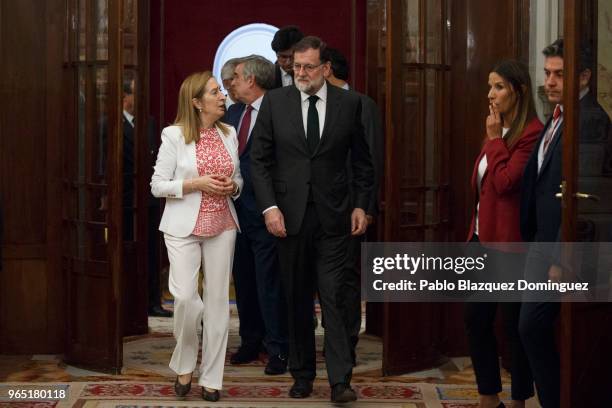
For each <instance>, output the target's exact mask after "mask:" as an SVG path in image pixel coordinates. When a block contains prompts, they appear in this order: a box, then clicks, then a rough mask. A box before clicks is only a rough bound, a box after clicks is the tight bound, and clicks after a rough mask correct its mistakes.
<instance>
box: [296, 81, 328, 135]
mask: <svg viewBox="0 0 612 408" xmlns="http://www.w3.org/2000/svg"><path fill="white" fill-rule="evenodd" d="M315 95H317V96H318V97H319V99H318V100H317V103H316V105H315V107H316V108H317V113H318V114H319V137H321V136H322V135H323V126H324V125H325V108H326V106H327V82H323V86H322V87H321V89H319V91H318V92H317V93H316V94H315ZM300 96H301V98H302V122H303V123H304V134H305V135H307V134H308V129H307V127H306V123H307V122H308V107H309V106H310V101H309V100H308V98H309V97H310V95H308V94H307V93H304V92H302V91H300Z"/></svg>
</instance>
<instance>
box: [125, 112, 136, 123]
mask: <svg viewBox="0 0 612 408" xmlns="http://www.w3.org/2000/svg"><path fill="white" fill-rule="evenodd" d="M123 116H125V118H126V119H127V120H128V122H130V125H132V126H134V115H131V114H130V113H129V112H127V111H123Z"/></svg>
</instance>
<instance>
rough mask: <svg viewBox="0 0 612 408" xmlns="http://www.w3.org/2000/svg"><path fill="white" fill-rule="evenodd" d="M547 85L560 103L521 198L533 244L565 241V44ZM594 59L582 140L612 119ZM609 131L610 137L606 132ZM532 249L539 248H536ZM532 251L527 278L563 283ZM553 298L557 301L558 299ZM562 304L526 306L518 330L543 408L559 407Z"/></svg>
mask: <svg viewBox="0 0 612 408" xmlns="http://www.w3.org/2000/svg"><path fill="white" fill-rule="evenodd" d="M543 53H544V57H545V62H544V73H545V75H546V78H545V82H544V87H545V90H546V95H547V97H548V100H549V102H550V103H552V104H555V109H554V113H553V115H552V117H551V118H550V119H549V120H548V122H547V123H546V126H545V127H544V129H543V130H542V134H541V135H540V139H539V141H538V143H537V144H536V147H535V149H534V151H533V153H532V155H531V157H530V159H529V161H528V162H527V165H526V167H525V172H524V175H523V185H522V198H521V235H522V238H523V239H524V240H525V241H530V242H556V241H559V239H560V227H561V200H560V199H558V198H557V197H556V196H555V195H556V194H557V193H558V192H559V191H560V189H559V185H560V184H561V180H562V163H561V158H562V153H563V152H562V140H561V139H562V135H563V105H562V103H563V40H557V41H555V42H554V43H553V44H551V45H550V46H548V47H546V48H545V49H544V51H543ZM592 60H593V59H592V56H591V52H590V49H589V48H588V47H586V46H583V47H582V48H581V53H580V61H579V72H580V74H579V83H580V105H579V106H580V134H579V138H580V141H584V140H591V139H601V138H604V140H605V137H606V135H607V131H608V127H609V123H610V121H609V118H608V116H607V115H606V113H605V111H604V110H603V109H602V108H601V106H599V104H598V103H597V101H596V100H595V98H594V97H593V95H592V94H590V93H589V81H590V79H591V72H592V71H591V66H592ZM603 132H605V133H603ZM532 248H536V247H534V246H533V245H532ZM541 249H542V248H541V247H540V250H534V249H531V250H530V252H529V253H528V255H527V261H526V266H525V270H526V278H527V279H528V280H530V281H541V282H545V281H547V280H548V279H550V280H552V281H560V280H561V267H560V266H558V265H557V264H555V262H551V259H558V257H557V256H556V255H555V252H554V251H553V252H552V253H548V251H545V253H548V255H544V256H543V255H542V253H541V252H540V251H541ZM553 300H554V299H553ZM559 310H560V305H559V303H557V302H555V301H551V302H526V303H524V304H523V305H522V307H521V316H520V322H519V332H520V335H521V340H522V341H523V345H524V347H525V351H526V352H527V356H528V358H529V364H530V366H531V370H532V372H533V376H534V380H535V383H536V387H537V390H538V398H539V400H540V404H541V405H542V407H544V408H550V407H559V404H560V376H559V369H560V368H559V354H558V353H557V351H556V348H555V321H556V319H557V317H558V315H559Z"/></svg>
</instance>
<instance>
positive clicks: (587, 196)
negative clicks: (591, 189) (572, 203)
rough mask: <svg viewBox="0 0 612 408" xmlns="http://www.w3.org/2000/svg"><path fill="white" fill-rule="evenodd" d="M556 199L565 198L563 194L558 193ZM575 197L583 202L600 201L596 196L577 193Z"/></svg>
mask: <svg viewBox="0 0 612 408" xmlns="http://www.w3.org/2000/svg"><path fill="white" fill-rule="evenodd" d="M555 197H557V198H563V193H557V194H555ZM574 197H576V198H580V199H582V200H593V201H599V200H600V198H599V196H596V195H595V194H586V193H576V194H574Z"/></svg>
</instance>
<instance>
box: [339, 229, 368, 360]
mask: <svg viewBox="0 0 612 408" xmlns="http://www.w3.org/2000/svg"><path fill="white" fill-rule="evenodd" d="M363 239H364V235H361V236H357V237H351V238H350V241H349V246H348V256H347V259H346V265H345V268H344V275H345V276H344V288H343V289H342V297H343V307H344V322H345V323H346V331H347V334H348V336H349V344H350V345H351V355H352V356H353V357H354V356H355V348H356V347H357V342H358V341H359V331H360V330H361V274H360V265H359V260H360V258H359V254H360V253H361V243H362V242H363Z"/></svg>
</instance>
